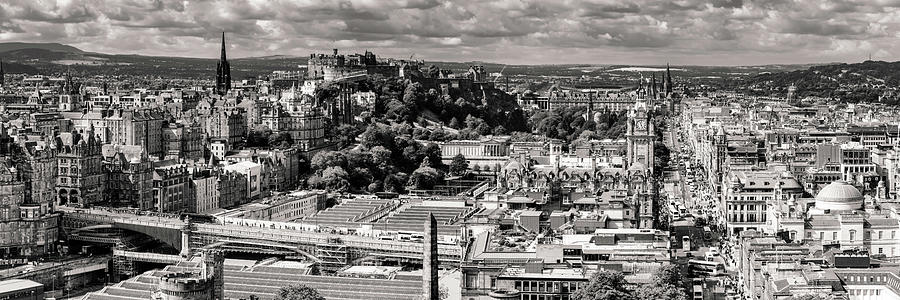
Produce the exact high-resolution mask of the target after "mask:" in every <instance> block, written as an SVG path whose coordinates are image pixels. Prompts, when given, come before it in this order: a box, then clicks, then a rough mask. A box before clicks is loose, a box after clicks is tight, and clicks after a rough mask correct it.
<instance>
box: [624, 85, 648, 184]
mask: <svg viewBox="0 0 900 300" xmlns="http://www.w3.org/2000/svg"><path fill="white" fill-rule="evenodd" d="M654 140H656V135H655V134H654V128H653V123H652V122H651V120H650V108H649V107H648V105H647V101H646V100H645V99H644V98H643V97H641V96H638V99H637V101H635V103H634V106H633V107H632V108H631V111H630V112H629V113H628V125H627V128H626V131H625V142H626V145H627V146H626V157H625V158H626V159H625V161H626V163H627V164H628V165H627V166H626V169H628V170H632V169H633V168H646V171H649V173H650V174H653V141H654Z"/></svg>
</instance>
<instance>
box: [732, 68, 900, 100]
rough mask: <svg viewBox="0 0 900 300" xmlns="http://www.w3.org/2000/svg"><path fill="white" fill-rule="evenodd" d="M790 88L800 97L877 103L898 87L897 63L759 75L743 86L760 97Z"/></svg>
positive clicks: (899, 76)
mask: <svg viewBox="0 0 900 300" xmlns="http://www.w3.org/2000/svg"><path fill="white" fill-rule="evenodd" d="M791 84H793V85H795V86H796V87H797V93H798V95H799V96H819V97H827V98H838V99H843V100H846V101H850V102H858V101H877V100H878V96H880V95H881V93H882V91H884V90H885V89H888V88H898V87H900V61H896V62H885V61H871V60H867V61H864V62H861V63H852V64H846V63H841V64H830V65H820V66H812V67H810V68H808V69H805V70H796V71H791V72H773V73H764V74H759V75H756V76H752V77H749V78H748V79H747V82H746V85H747V87H748V88H749V89H751V90H754V91H758V92H763V93H771V92H772V91H776V92H777V93H786V91H787V87H789V86H790V85H791Z"/></svg>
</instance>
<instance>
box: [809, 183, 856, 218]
mask: <svg viewBox="0 0 900 300" xmlns="http://www.w3.org/2000/svg"><path fill="white" fill-rule="evenodd" d="M863 200H864V199H863V195H862V193H860V192H859V190H858V189H856V187H854V186H852V185H850V184H849V183H847V182H846V181H835V182H832V183H830V184H828V185H826V186H825V187H824V188H822V190H821V191H819V194H817V195H816V202H815V205H816V206H815V208H816V209H819V210H822V211H826V210H828V211H852V210H860V209H862V208H863Z"/></svg>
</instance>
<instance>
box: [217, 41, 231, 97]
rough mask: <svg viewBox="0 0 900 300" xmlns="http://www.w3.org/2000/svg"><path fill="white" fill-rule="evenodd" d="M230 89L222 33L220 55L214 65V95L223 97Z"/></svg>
mask: <svg viewBox="0 0 900 300" xmlns="http://www.w3.org/2000/svg"><path fill="white" fill-rule="evenodd" d="M230 89H231V65H229V64H228V59H227V58H226V57H225V32H222V55H221V56H220V57H219V62H218V63H217V64H216V94H219V95H225V94H226V93H228V90H230Z"/></svg>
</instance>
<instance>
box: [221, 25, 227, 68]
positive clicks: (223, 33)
mask: <svg viewBox="0 0 900 300" xmlns="http://www.w3.org/2000/svg"><path fill="white" fill-rule="evenodd" d="M219 60H222V61H224V60H227V59H226V58H225V32H224V31H222V55H221V56H219Z"/></svg>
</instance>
